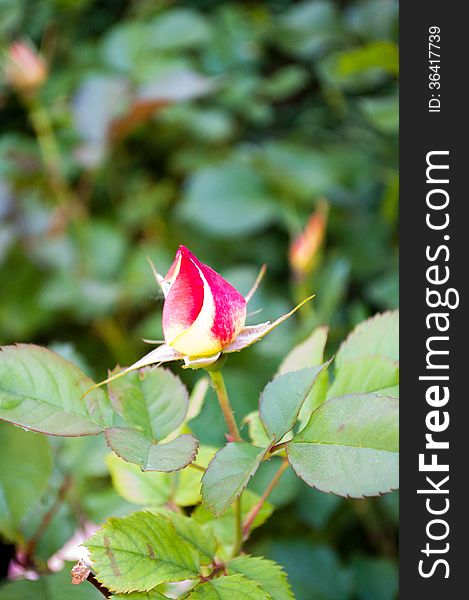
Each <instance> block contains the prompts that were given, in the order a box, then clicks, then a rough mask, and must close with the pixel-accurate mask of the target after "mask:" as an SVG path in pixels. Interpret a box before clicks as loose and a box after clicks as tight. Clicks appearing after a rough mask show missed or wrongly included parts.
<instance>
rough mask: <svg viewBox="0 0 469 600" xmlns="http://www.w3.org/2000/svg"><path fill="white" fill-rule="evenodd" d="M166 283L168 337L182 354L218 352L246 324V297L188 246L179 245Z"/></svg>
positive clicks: (165, 311)
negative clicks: (200, 259)
mask: <svg viewBox="0 0 469 600" xmlns="http://www.w3.org/2000/svg"><path fill="white" fill-rule="evenodd" d="M164 283H165V284H166V286H167V287H166V294H167V295H166V300H165V303H164V307H163V333H164V338H165V341H166V343H167V344H168V346H171V347H172V348H174V349H175V350H177V351H178V352H181V354H185V355H188V356H209V355H212V354H215V353H216V352H219V351H220V350H222V349H223V348H225V347H226V346H228V344H229V343H230V342H232V341H233V340H234V338H235V337H236V336H237V335H238V333H239V332H240V331H241V329H242V328H243V327H244V324H245V322H246V300H245V299H244V297H243V296H241V294H240V293H239V292H238V291H237V290H236V289H235V288H234V287H233V286H232V285H231V284H229V283H228V282H227V281H225V279H223V277H222V276H221V275H219V274H218V273H217V272H216V271H214V270H213V269H211V268H210V267H208V266H207V265H204V264H203V263H201V262H200V261H199V260H198V258H196V257H195V256H194V255H193V254H192V252H190V251H189V250H188V249H187V248H185V247H184V246H180V247H179V250H178V252H177V254H176V258H175V259H174V262H173V264H172V265H171V268H170V269H169V271H168V274H167V275H166V277H165V278H164Z"/></svg>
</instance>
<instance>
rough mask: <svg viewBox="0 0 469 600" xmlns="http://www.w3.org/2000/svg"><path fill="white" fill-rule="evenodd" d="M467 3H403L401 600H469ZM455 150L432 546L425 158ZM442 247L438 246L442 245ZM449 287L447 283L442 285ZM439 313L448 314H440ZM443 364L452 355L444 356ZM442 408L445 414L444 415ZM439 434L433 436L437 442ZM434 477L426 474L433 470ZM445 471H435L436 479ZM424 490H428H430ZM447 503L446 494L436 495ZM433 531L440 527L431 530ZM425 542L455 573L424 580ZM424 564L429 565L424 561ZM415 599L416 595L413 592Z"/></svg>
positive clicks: (436, 238)
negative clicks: (443, 486)
mask: <svg viewBox="0 0 469 600" xmlns="http://www.w3.org/2000/svg"><path fill="white" fill-rule="evenodd" d="M465 8H466V6H465V3H464V2H460V3H459V2H450V1H449V0H447V1H446V2H444V1H435V0H426V1H425V2H411V1H410V0H406V1H402V2H401V3H400V52H401V54H400V67H401V68H400V83H401V92H400V173H401V179H400V219H401V221H400V222H401V265H400V277H401V287H400V301H401V338H400V339H401V363H402V364H401V376H402V390H401V464H400V469H401V492H400V561H401V562H400V598H403V599H404V600H407V599H412V600H413V599H414V598H420V597H421V598H425V600H433V599H435V600H436V599H438V600H442V599H443V600H452V599H453V598H454V599H456V598H458V599H459V598H469V586H468V584H467V583H466V580H467V577H468V576H469V565H468V560H469V556H468V555H469V552H468V544H469V525H468V524H469V514H468V513H469V464H468V463H469V460H468V459H469V418H468V416H469V351H468V344H467V337H468V333H469V313H468V312H467V302H466V298H467V291H468V290H467V288H468V284H467V281H468V279H469V253H468V244H469V216H468V215H469V139H468V138H469V136H468V132H469V96H467V95H466V91H465V90H466V89H467V88H468V87H469V86H468V85H467V79H468V72H469V69H468V60H467V59H468V55H469V51H468V48H467V42H468V40H469V24H468V21H467V18H466V17H465V16H464V12H466V11H465V10H464V9H465ZM431 26H437V27H440V29H441V44H440V45H441V68H440V70H439V73H440V74H441V91H439V93H440V94H441V96H440V98H441V112H440V113H429V112H428V100H429V98H430V96H431V93H432V91H430V90H429V87H428V83H429V77H428V75H429V73H430V71H429V68H428V67H429V64H428V30H429V27H431ZM432 150H449V164H450V169H449V179H450V183H449V185H448V186H446V189H447V190H448V191H449V193H450V205H449V213H450V225H449V228H448V231H445V232H444V233H445V234H446V233H447V234H449V235H450V240H449V241H447V242H446V243H447V244H448V247H449V250H450V259H449V262H448V263H444V261H443V260H441V261H440V264H441V265H444V264H448V265H449V268H450V274H451V275H450V280H449V283H448V286H450V287H454V288H456V289H458V291H459V294H460V304H459V307H458V308H457V309H455V310H448V312H449V313H450V320H451V326H450V329H449V333H448V335H449V336H450V342H449V349H450V355H449V364H450V370H449V375H450V382H449V388H450V394H451V396H450V400H449V402H448V405H447V407H446V408H445V409H447V410H448V411H449V414H450V425H449V428H448V429H447V430H446V432H443V433H441V434H440V438H439V439H442V440H443V439H447V440H448V441H449V443H450V447H449V450H445V451H441V452H440V453H439V454H440V456H441V458H440V462H441V461H442V460H443V457H445V458H446V459H447V461H448V462H449V466H450V470H449V476H450V477H449V481H448V484H447V487H448V488H449V494H448V498H449V500H450V508H449V510H448V512H447V513H446V514H445V515H444V516H443V518H445V519H446V520H447V522H448V524H449V527H450V532H449V535H448V538H447V539H445V540H442V541H441V542H432V541H431V540H428V538H427V535H426V531H425V528H426V525H427V523H428V522H429V521H430V520H431V519H432V518H436V517H432V516H431V515H429V514H428V512H427V511H426V508H425V499H426V497H425V496H422V495H419V494H417V489H420V488H423V487H425V474H424V473H420V472H419V470H418V455H419V453H421V452H423V451H424V449H425V433H426V432H427V429H426V425H425V416H426V414H427V412H428V411H429V410H431V408H430V407H429V406H428V405H427V404H426V401H425V390H426V387H427V385H428V382H422V381H419V379H418V378H419V375H421V374H423V373H424V371H425V355H426V348H425V343H426V339H427V337H428V335H430V334H429V331H428V330H427V328H426V324H425V317H426V315H427V314H428V313H429V312H431V309H429V308H428V307H427V306H426V299H425V294H426V287H427V282H426V269H427V267H428V266H429V263H428V262H427V260H426V257H425V251H426V246H427V245H428V244H429V245H432V246H433V247H436V246H438V244H439V243H445V242H443V241H442V240H441V238H442V237H443V233H442V232H435V231H431V230H430V229H429V228H428V227H427V226H426V223H425V218H426V213H427V207H426V194H427V192H428V189H429V186H428V185H427V184H426V177H425V170H426V166H427V165H426V154H427V152H429V151H432ZM440 241H441V242H440ZM442 287H443V286H442ZM440 310H443V309H440ZM446 358H447V357H446ZM442 410H443V409H442ZM435 437H436V436H435ZM427 474H428V475H431V474H430V473H427ZM441 475H443V474H442V473H436V474H435V480H438V479H441ZM426 487H429V486H428V485H427V486H426ZM440 498H441V496H440ZM435 531H436V530H435ZM427 541H429V542H430V543H431V544H433V546H434V547H435V548H438V547H440V548H441V547H442V546H443V545H444V543H445V542H448V543H449V544H450V547H449V552H448V553H447V554H441V555H436V554H435V555H433V556H434V558H435V559H437V558H439V557H442V558H445V559H446V560H448V563H449V567H450V573H449V578H447V579H445V578H444V574H445V569H443V568H441V567H440V568H437V569H436V571H435V573H434V575H433V576H432V577H429V578H427V579H425V578H423V577H421V576H420V575H419V572H418V564H419V560H421V559H422V558H426V557H425V555H424V554H423V553H422V552H421V550H422V549H424V548H425V545H426V543H427ZM426 564H427V567H428V565H429V564H430V562H428V559H427V563H426ZM417 594H419V595H418V596H417Z"/></svg>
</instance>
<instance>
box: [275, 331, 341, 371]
mask: <svg viewBox="0 0 469 600" xmlns="http://www.w3.org/2000/svg"><path fill="white" fill-rule="evenodd" d="M328 331H329V329H328V327H317V328H316V329H315V330H314V331H313V332H312V334H311V335H310V336H309V337H308V338H306V340H304V341H303V342H301V343H300V344H297V345H296V346H295V347H294V348H293V349H292V350H291V351H290V352H289V353H288V354H287V356H286V357H285V358H284V359H283V361H282V363H281V364H280V367H279V369H278V374H279V375H283V374H284V373H289V372H290V371H299V370H300V369H306V368H308V367H316V366H317V365H320V364H322V362H323V360H324V348H325V347H326V342H327V334H328Z"/></svg>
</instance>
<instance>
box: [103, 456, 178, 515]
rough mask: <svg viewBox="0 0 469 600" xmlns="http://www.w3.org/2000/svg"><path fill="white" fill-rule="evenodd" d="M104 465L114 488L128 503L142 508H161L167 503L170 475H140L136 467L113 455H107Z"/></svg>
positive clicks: (149, 473) (140, 472)
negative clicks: (107, 468) (106, 466)
mask: <svg viewBox="0 0 469 600" xmlns="http://www.w3.org/2000/svg"><path fill="white" fill-rule="evenodd" d="M106 463H107V465H108V467H109V471H110V473H111V478H112V484H113V486H114V488H115V489H116V491H117V493H118V494H120V495H121V496H122V497H123V498H125V499H126V500H127V501H128V502H132V503H133V504H140V505H142V506H161V505H163V504H166V502H168V500H169V497H170V492H171V481H172V477H171V474H170V473H151V472H148V473H142V471H141V470H140V469H139V467H138V466H137V465H135V464H133V463H129V462H126V461H124V460H123V459H121V458H119V457H118V456H116V455H115V454H109V456H107V457H106Z"/></svg>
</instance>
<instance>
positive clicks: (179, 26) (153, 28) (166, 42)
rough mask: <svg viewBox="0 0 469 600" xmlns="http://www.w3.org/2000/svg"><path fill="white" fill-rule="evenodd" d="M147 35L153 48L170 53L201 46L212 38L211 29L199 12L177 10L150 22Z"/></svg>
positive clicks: (166, 12) (162, 13)
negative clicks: (170, 51) (169, 51)
mask: <svg viewBox="0 0 469 600" xmlns="http://www.w3.org/2000/svg"><path fill="white" fill-rule="evenodd" d="M147 35H148V36H149V43H150V44H151V47H152V48H156V49H158V50H166V51H168V50H177V49H181V48H187V47H189V48H190V47H195V46H200V45H201V44H203V43H204V42H205V41H207V39H208V38H209V37H210V28H209V26H208V23H207V22H206V21H205V19H204V18H203V16H202V15H201V14H199V13H198V12H196V11H193V10H189V9H186V8H175V9H173V10H170V11H164V12H161V14H159V15H158V16H157V17H155V18H154V19H153V20H152V21H150V23H148V32H147Z"/></svg>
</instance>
